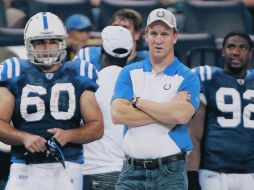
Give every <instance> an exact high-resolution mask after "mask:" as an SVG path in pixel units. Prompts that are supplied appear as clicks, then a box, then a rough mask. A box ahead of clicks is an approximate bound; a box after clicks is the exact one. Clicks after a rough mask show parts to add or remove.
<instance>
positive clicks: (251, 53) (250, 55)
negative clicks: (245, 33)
mask: <svg viewBox="0 0 254 190" xmlns="http://www.w3.org/2000/svg"><path fill="white" fill-rule="evenodd" d="M253 51H254V49H251V50H250V54H249V59H251V58H252V55H253Z"/></svg>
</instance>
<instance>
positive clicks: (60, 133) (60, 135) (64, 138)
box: [48, 128, 69, 146]
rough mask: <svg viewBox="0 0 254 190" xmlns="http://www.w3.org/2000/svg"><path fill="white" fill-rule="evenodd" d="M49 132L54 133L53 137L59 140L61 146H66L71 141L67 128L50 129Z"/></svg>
mask: <svg viewBox="0 0 254 190" xmlns="http://www.w3.org/2000/svg"><path fill="white" fill-rule="evenodd" d="M48 132H49V133H52V134H53V135H54V136H53V137H54V138H55V139H56V140H57V142H59V144H60V145H61V146H64V145H66V144H67V143H68V142H69V140H68V131H67V130H63V129H59V128H53V129H48Z"/></svg>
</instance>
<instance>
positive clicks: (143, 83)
mask: <svg viewBox="0 0 254 190" xmlns="http://www.w3.org/2000/svg"><path fill="white" fill-rule="evenodd" d="M145 39H146V42H147V44H148V47H149V54H150V57H149V59H146V60H144V61H141V62H137V63H133V64H131V65H128V66H126V67H124V68H123V70H122V71H121V73H120V75H119V77H118V80H117V82H116V86H115V90H114V95H113V98H112V99H113V100H112V103H111V105H112V106H111V114H112V119H113V122H114V123H116V124H125V125H126V130H125V135H124V141H123V148H124V151H125V154H126V161H125V162H124V165H123V168H122V171H121V174H120V175H119V178H118V181H117V184H116V190H129V189H130V190H133V189H140V190H141V189H144V190H145V189H149V190H170V189H174V190H187V176H186V165H185V154H186V152H187V151H190V150H191V149H192V143H191V139H190V136H189V131H188V126H187V125H186V124H187V123H188V121H189V120H190V119H191V118H192V117H193V115H194V114H195V112H196V110H197V109H198V106H199V100H198V96H199V91H200V83H199V80H198V78H197V76H195V74H194V73H192V72H191V70H190V69H189V68H187V67H186V66H184V65H183V64H182V63H180V61H179V60H178V59H177V58H176V57H175V56H174V45H175V43H176V42H177V25H176V19H175V16H174V15H173V14H172V13H171V12H170V11H168V10H166V9H161V8H160V9H155V10H153V11H152V12H151V13H150V14H149V16H148V19H147V26H146V31H145Z"/></svg>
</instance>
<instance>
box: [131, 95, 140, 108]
mask: <svg viewBox="0 0 254 190" xmlns="http://www.w3.org/2000/svg"><path fill="white" fill-rule="evenodd" d="M139 98H140V97H137V96H134V98H133V99H132V100H131V104H132V106H133V107H134V108H136V109H138V108H137V106H136V105H137V101H138V99H139Z"/></svg>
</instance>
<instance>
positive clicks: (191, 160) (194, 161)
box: [188, 144, 201, 171]
mask: <svg viewBox="0 0 254 190" xmlns="http://www.w3.org/2000/svg"><path fill="white" fill-rule="evenodd" d="M200 156H201V154H200V144H194V148H193V150H192V151H191V153H190V154H189V155H188V171H199V165H200Z"/></svg>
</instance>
